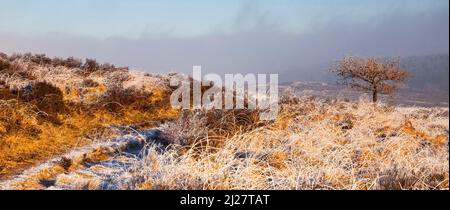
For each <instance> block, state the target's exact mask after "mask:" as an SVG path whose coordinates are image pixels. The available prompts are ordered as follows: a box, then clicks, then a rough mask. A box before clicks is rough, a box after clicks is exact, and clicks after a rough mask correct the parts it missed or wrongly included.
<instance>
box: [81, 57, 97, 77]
mask: <svg viewBox="0 0 450 210" xmlns="http://www.w3.org/2000/svg"><path fill="white" fill-rule="evenodd" d="M98 69H99V64H98V63H97V61H96V60H95V59H89V58H88V59H86V62H85V63H84V65H83V70H84V71H85V72H86V73H92V72H94V71H97V70H98Z"/></svg>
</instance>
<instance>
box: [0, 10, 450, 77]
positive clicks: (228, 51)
mask: <svg viewBox="0 0 450 210" xmlns="http://www.w3.org/2000/svg"><path fill="white" fill-rule="evenodd" d="M244 26H245V27H244ZM68 27H70V26H68ZM232 28H233V30H232V32H222V31H220V30H218V31H213V32H211V33H209V34H207V35H201V36H195V37H175V36H171V35H170V34H169V35H159V36H155V35H152V36H150V35H142V36H141V37H140V38H126V37H110V38H107V39H101V38H94V37H87V36H84V37H82V36H71V35H66V34H47V35H45V36H31V37H26V36H18V35H17V34H14V33H8V32H1V31H0V51H3V52H6V53H14V52H19V53H24V52H32V53H45V54H47V55H49V56H58V57H68V56H75V57H80V58H96V59H97V60H98V61H100V62H111V63H113V64H116V65H118V66H130V67H131V68H132V69H137V70H141V71H146V72H155V73H164V72H183V73H191V71H192V66H193V65H202V67H203V70H204V71H205V72H215V73H238V72H239V73H279V77H280V81H282V82H286V81H294V80H300V81H306V80H325V79H326V78H327V77H328V76H329V73H328V71H327V70H328V68H329V66H330V64H331V62H333V61H335V60H337V59H339V58H341V57H343V56H345V55H358V56H400V57H406V56H420V55H429V54H448V52H449V38H448V37H449V13H448V8H442V9H436V11H432V12H427V13H423V14H422V13H408V12H402V11H398V12H396V13H395V14H387V15H385V16H383V17H378V18H371V19H369V20H355V21H351V22H349V21H343V20H341V19H340V18H338V17H336V19H335V20H333V21H328V22H318V23H317V24H314V27H311V29H310V30H308V31H304V32H302V33H293V32H288V31H286V30H284V29H283V27H282V23H280V22H277V21H276V19H272V18H271V16H270V13H269V12H265V11H258V10H255V9H254V8H252V7H243V8H242V10H241V12H239V14H237V15H236V19H235V22H234V25H233V26H232Z"/></svg>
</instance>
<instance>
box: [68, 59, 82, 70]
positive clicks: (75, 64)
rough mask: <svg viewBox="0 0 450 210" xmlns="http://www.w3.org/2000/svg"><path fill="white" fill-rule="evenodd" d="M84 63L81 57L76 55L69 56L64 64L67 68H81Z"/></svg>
mask: <svg viewBox="0 0 450 210" xmlns="http://www.w3.org/2000/svg"><path fill="white" fill-rule="evenodd" d="M82 65H83V62H81V60H80V59H78V58H74V57H68V58H67V59H66V60H65V61H64V66H66V67H67V68H81V66H82Z"/></svg>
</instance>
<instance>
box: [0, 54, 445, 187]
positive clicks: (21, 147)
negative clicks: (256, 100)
mask: <svg viewBox="0 0 450 210" xmlns="http://www.w3.org/2000/svg"><path fill="white" fill-rule="evenodd" d="M0 64H1V65H0V109H1V110H2V112H0V180H1V181H0V189H449V145H448V142H449V140H448V138H449V121H448V120H449V109H448V107H445V108H439V107H435V108H421V107H399V106H389V105H386V104H383V103H378V104H372V103H370V102H367V101H365V100H363V99H362V100H355V101H348V100H341V99H333V98H332V97H328V98H329V99H325V98H320V97H316V98H314V97H307V96H294V95H293V94H290V93H289V91H286V92H285V93H282V94H280V95H281V96H282V97H281V98H280V101H279V105H280V112H279V115H278V117H277V119H276V120H274V121H260V120H259V114H260V113H259V110H210V111H206V110H197V111H180V110H174V109H172V108H171V106H170V103H169V101H168V99H169V96H170V93H171V91H172V88H171V87H169V86H168V83H169V79H170V77H171V76H173V75H170V74H168V75H151V74H144V73H139V72H133V71H129V70H127V69H123V68H116V67H114V66H111V65H107V64H102V65H91V64H93V62H92V61H90V62H85V63H84V64H82V63H81V62H80V61H78V60H76V59H74V58H67V59H59V58H54V59H49V58H47V57H45V56H42V55H31V54H25V55H12V56H6V55H2V54H0ZM86 64H89V65H86ZM321 86H323V85H321ZM319 90H320V91H322V89H319ZM447 105H448V102H447ZM262 111H263V110H262ZM114 128H120V129H118V130H117V129H114ZM123 128H127V129H123ZM149 129H150V130H149ZM50 158H52V159H51V160H48V159H50ZM25 169H26V170H25ZM24 170H25V171H24ZM18 174H19V175H18ZM13 175H15V176H13Z"/></svg>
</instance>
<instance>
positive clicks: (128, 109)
mask: <svg viewBox="0 0 450 210" xmlns="http://www.w3.org/2000/svg"><path fill="white" fill-rule="evenodd" d="M13 63H14V65H15V66H16V68H17V69H15V72H13V71H9V70H8V69H6V70H3V71H0V81H1V83H0V109H1V112H0V178H5V177H6V176H8V175H12V174H15V173H17V172H19V171H20V170H22V169H24V168H26V167H28V166H30V165H32V164H35V163H38V162H40V161H43V160H47V159H49V158H51V157H52V156H54V155H57V154H61V153H64V152H66V151H68V150H70V149H73V148H75V147H79V146H82V145H85V144H89V143H92V142H94V141H101V140H105V139H107V138H110V137H111V136H113V135H115V131H114V130H113V129H112V128H111V126H113V125H136V126H137V127H140V128H145V127H149V126H152V122H153V121H160V120H164V119H172V118H175V117H176V116H177V114H178V112H177V111H176V110H172V109H171V108H170V104H169V103H168V101H167V100H168V88H167V87H166V85H165V84H161V83H160V82H159V81H158V80H159V79H156V78H152V77H142V75H141V74H140V73H134V72H129V71H124V70H117V71H110V72H93V73H91V74H89V75H85V74H79V73H78V71H80V70H79V69H77V68H67V67H64V66H57V67H55V66H48V65H40V64H34V63H32V62H30V61H27V60H23V59H16V60H14V61H13ZM18 72H19V73H20V74H19V73H18ZM23 75H27V76H26V77H24V76H23ZM117 75H119V76H120V77H121V78H124V79H123V80H120V78H119V79H118V78H117V77H118V76H117ZM86 80H90V81H88V82H86ZM116 90H127V92H121V91H118V92H117V91H116ZM111 91H116V92H114V94H115V95H111ZM120 97H122V98H120ZM121 99H122V100H121Z"/></svg>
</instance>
